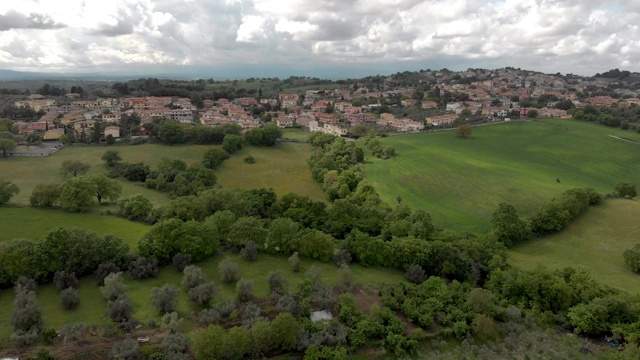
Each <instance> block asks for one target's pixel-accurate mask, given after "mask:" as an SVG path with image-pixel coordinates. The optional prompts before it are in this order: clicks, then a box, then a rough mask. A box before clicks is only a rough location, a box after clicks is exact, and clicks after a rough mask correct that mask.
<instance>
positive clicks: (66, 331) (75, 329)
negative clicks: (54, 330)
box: [60, 323, 84, 340]
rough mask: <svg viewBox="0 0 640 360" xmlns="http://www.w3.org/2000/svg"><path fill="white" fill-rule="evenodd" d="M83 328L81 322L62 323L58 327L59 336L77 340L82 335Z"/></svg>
mask: <svg viewBox="0 0 640 360" xmlns="http://www.w3.org/2000/svg"><path fill="white" fill-rule="evenodd" d="M83 330H84V324H82V323H70V324H64V325H62V327H61V328H60V336H62V337H63V338H65V339H67V340H78V339H79V338H80V336H82V331H83Z"/></svg>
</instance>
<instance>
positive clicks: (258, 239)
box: [229, 216, 267, 248]
mask: <svg viewBox="0 0 640 360" xmlns="http://www.w3.org/2000/svg"><path fill="white" fill-rule="evenodd" d="M266 237H267V230H266V229H265V228H264V224H263V223H262V221H261V220H259V219H257V218H255V217H251V216H245V217H241V218H239V219H238V220H236V222H235V223H234V224H233V225H232V226H231V229H230V231H229V242H230V243H231V245H233V246H235V247H236V248H241V247H243V246H245V245H246V244H247V242H249V241H254V242H255V243H256V244H258V246H260V247H262V246H263V244H264V243H265V239H266Z"/></svg>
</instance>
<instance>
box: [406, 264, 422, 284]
mask: <svg viewBox="0 0 640 360" xmlns="http://www.w3.org/2000/svg"><path fill="white" fill-rule="evenodd" d="M404 277H405V279H407V280H409V281H410V282H412V283H414V284H422V283H423V282H424V281H425V280H427V274H426V273H425V272H424V269H422V266H420V265H413V266H412V267H410V268H409V270H407V272H406V273H404Z"/></svg>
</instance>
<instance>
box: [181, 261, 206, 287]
mask: <svg viewBox="0 0 640 360" xmlns="http://www.w3.org/2000/svg"><path fill="white" fill-rule="evenodd" d="M183 273H184V277H183V278H182V282H181V284H182V287H184V288H185V289H191V288H194V287H196V286H198V285H200V284H203V283H204V273H203V272H202V269H201V268H200V267H199V266H196V265H189V266H187V267H185V268H184V271H183Z"/></svg>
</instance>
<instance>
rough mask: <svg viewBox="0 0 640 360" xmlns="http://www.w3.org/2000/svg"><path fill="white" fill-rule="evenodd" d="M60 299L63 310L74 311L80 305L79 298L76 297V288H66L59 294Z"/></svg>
mask: <svg viewBox="0 0 640 360" xmlns="http://www.w3.org/2000/svg"><path fill="white" fill-rule="evenodd" d="M60 297H61V299H60V300H61V301H62V307H63V308H64V309H65V310H71V309H74V308H76V307H77V306H78V304H80V296H79V295H78V290H77V289H76V288H72V287H69V288H66V289H64V290H62V291H61V292H60Z"/></svg>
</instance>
